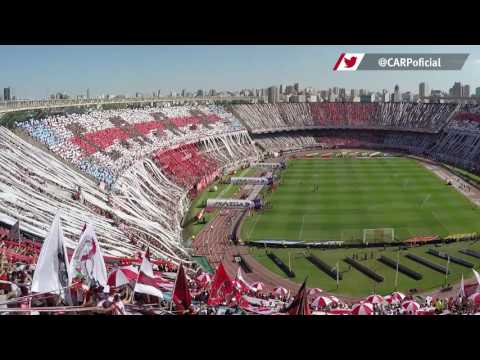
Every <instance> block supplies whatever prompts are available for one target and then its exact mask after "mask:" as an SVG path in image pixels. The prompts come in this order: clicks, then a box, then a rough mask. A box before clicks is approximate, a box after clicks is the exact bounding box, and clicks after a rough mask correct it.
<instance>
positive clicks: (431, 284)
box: [250, 241, 480, 296]
mask: <svg viewBox="0 0 480 360" xmlns="http://www.w3.org/2000/svg"><path fill="white" fill-rule="evenodd" d="M467 247H468V248H470V249H472V250H476V251H479V250H480V241H477V242H472V241H468V242H457V243H451V244H448V245H443V246H442V247H433V248H434V249H437V250H441V251H444V252H447V253H449V254H450V255H453V256H456V257H459V258H462V259H465V260H467V261H469V262H472V263H473V264H475V269H476V270H477V271H478V269H479V267H480V259H476V258H474V257H471V256H468V255H464V254H461V253H459V252H458V250H460V249H464V248H467ZM397 250H398V248H397V247H391V248H387V249H386V250H383V248H382V249H379V248H376V249H338V250H320V249H314V250H311V251H312V253H313V254H315V255H317V256H318V257H319V258H320V259H321V260H323V261H325V262H326V263H327V264H329V265H331V266H332V267H333V266H335V265H336V263H337V262H339V268H340V272H341V273H342V276H343V279H342V280H341V281H340V285H339V288H338V289H337V285H336V281H335V280H334V279H332V278H331V277H330V276H329V275H327V274H325V273H324V272H323V271H321V270H319V269H318V268H317V267H315V265H313V264H312V263H311V262H309V261H308V260H307V259H306V258H305V256H304V254H303V253H304V250H303V249H274V250H271V251H273V252H274V253H275V254H276V255H277V256H278V257H279V258H280V259H282V261H283V262H284V263H285V264H287V265H288V258H289V255H288V254H289V253H290V258H291V264H292V270H293V271H294V272H295V277H294V278H291V280H292V281H294V282H297V283H301V282H302V281H303V280H304V279H305V277H306V276H308V286H309V287H319V288H321V289H323V290H325V291H328V292H332V293H337V294H344V295H351V296H366V295H369V294H371V293H373V291H374V290H375V292H376V293H377V294H381V295H386V294H388V293H391V292H392V291H394V290H395V286H394V285H395V270H394V269H392V268H390V267H388V266H386V265H384V264H382V263H380V262H379V261H378V260H376V259H375V258H379V257H380V256H381V255H384V256H387V257H389V258H391V259H392V260H394V261H395V260H396V259H397V252H398V251H397ZM427 250H428V246H421V247H415V248H411V249H409V250H402V251H401V255H400V264H402V265H405V266H407V267H408V268H410V269H411V270H414V271H417V272H419V273H420V274H422V275H423V278H422V279H421V280H418V281H416V280H414V279H412V278H410V277H408V276H407V275H404V274H402V273H399V275H398V288H397V289H398V290H399V291H402V292H408V290H409V289H418V291H419V292H424V291H425V292H426V291H430V290H434V289H436V288H439V287H441V286H443V285H444V283H445V275H444V274H440V273H438V272H436V271H434V270H432V269H430V268H427V267H425V266H423V265H421V264H419V263H417V262H415V261H412V260H410V259H408V258H406V257H405V255H406V254H407V253H412V254H416V255H419V256H422V257H424V258H426V259H428V260H430V261H432V262H435V263H437V264H440V265H444V266H445V265H446V261H443V260H442V259H439V258H437V257H436V256H433V255H430V254H427V253H426V252H427ZM250 253H251V254H252V256H253V257H254V258H256V259H257V260H258V261H259V262H260V263H261V264H262V265H264V266H265V267H266V268H268V269H269V270H270V271H272V272H274V273H276V274H278V275H280V276H282V277H286V275H285V274H284V273H283V272H282V270H280V269H279V268H278V267H277V266H276V265H275V264H274V263H273V261H271V260H270V259H269V258H268V257H267V256H266V254H265V250H264V249H263V248H254V247H252V248H250ZM353 253H356V254H358V255H359V256H360V258H361V259H362V258H363V256H364V254H367V255H368V260H362V261H360V263H361V264H363V265H366V266H368V267H369V268H370V269H372V270H374V271H375V272H377V273H378V274H380V275H382V276H383V277H384V281H383V282H382V283H375V282H374V281H373V280H372V279H370V278H369V277H367V276H366V275H364V274H363V273H361V272H359V271H357V270H355V269H353V268H351V269H350V270H349V266H348V264H347V263H345V262H344V261H343V259H344V258H345V257H346V256H352V255H353ZM371 253H373V254H374V256H375V258H373V259H370V255H371ZM449 270H450V272H451V273H450V275H449V276H448V282H449V283H450V284H454V283H456V282H458V281H460V279H461V277H462V274H463V275H464V278H465V279H466V280H467V279H469V278H472V277H473V272H472V271H471V270H470V269H468V268H466V267H464V266H461V265H458V264H455V263H452V262H450V265H449Z"/></svg>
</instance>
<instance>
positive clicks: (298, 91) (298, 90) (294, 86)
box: [293, 83, 300, 94]
mask: <svg viewBox="0 0 480 360" xmlns="http://www.w3.org/2000/svg"><path fill="white" fill-rule="evenodd" d="M293 89H294V90H295V92H296V93H297V94H298V93H300V85H299V84H298V83H295V84H293Z"/></svg>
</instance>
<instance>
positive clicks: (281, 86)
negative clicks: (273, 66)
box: [279, 85, 283, 95]
mask: <svg viewBox="0 0 480 360" xmlns="http://www.w3.org/2000/svg"><path fill="white" fill-rule="evenodd" d="M279 92H280V95H282V94H283V85H280V91H279Z"/></svg>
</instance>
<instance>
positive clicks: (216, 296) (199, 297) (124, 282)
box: [0, 245, 480, 316]
mask: <svg viewBox="0 0 480 360" xmlns="http://www.w3.org/2000/svg"><path fill="white" fill-rule="evenodd" d="M20 247H21V245H20ZM147 252H148V250H147ZM138 256H139V258H140V259H114V261H111V259H110V260H109V259H106V263H107V267H106V268H107V271H108V280H107V283H106V284H101V283H99V282H96V281H93V282H92V281H91V280H92V279H90V278H89V277H88V276H81V275H78V276H77V277H74V278H73V279H72V281H71V285H70V286H69V287H68V292H65V291H64V292H54V291H51V292H40V293H39V292H36V293H35V292H32V284H33V282H34V277H35V271H36V266H35V264H26V263H23V262H21V261H14V260H12V259H8V258H7V257H6V256H4V255H2V254H0V315H7V314H25V315H61V314H103V315H139V314H144V315H155V314H176V315H286V314H295V315H305V314H312V315H384V316H389V315H448V314H450V315H472V314H478V313H479V311H480V292H479V290H480V286H479V285H480V284H475V283H474V284H470V285H468V286H464V287H463V290H462V288H461V289H460V290H459V293H458V294H457V296H450V297H447V298H444V297H441V296H437V297H432V296H424V297H422V296H413V295H404V294H402V293H400V292H394V293H392V294H389V295H386V296H381V295H378V294H374V295H370V296H368V297H366V298H364V299H359V300H358V301H357V302H356V303H347V302H344V301H342V300H340V299H338V298H337V297H335V296H332V295H326V294H324V293H323V290H321V289H319V288H312V289H307V290H306V291H305V292H304V293H302V289H300V291H298V293H297V294H295V293H292V292H291V291H289V290H288V289H285V288H283V287H276V288H273V289H267V288H266V287H265V285H264V284H263V283H261V282H256V283H249V282H248V281H247V280H245V278H244V275H243V273H242V271H241V268H240V267H239V268H238V271H237V274H236V275H235V276H234V277H232V276H230V275H228V274H227V273H226V272H225V270H224V268H223V265H222V264H220V265H219V266H218V268H217V269H216V271H215V273H214V274H209V273H207V272H204V271H203V270H202V269H201V268H200V267H198V266H197V265H196V264H190V265H188V266H186V267H184V270H185V272H183V270H182V273H180V268H179V267H178V266H176V265H174V264H172V263H169V262H165V261H164V262H159V261H155V260H152V259H150V257H148V255H147V254H146V253H141V254H139V255H138ZM139 263H140V264H139ZM145 264H149V265H148V266H149V267H151V271H152V273H151V275H152V278H151V280H150V281H149V282H148V284H149V286H150V287H152V288H153V289H152V288H146V287H140V286H138V284H139V283H140V282H142V280H141V279H142V276H143V275H144V273H143V272H144V271H146V270H145V268H146V267H145ZM138 265H140V266H138ZM183 276H184V278H182V279H180V278H179V277H183ZM180 280H182V281H183V280H184V281H185V282H184V285H183V287H182V285H179V284H180V283H182V281H180ZM477 281H478V279H477ZM179 287H182V288H181V289H180V290H181V292H178V290H179V289H178V288H179ZM220 288H222V290H219V289H220ZM179 294H183V295H182V296H181V298H179V297H180V295H179ZM302 296H303V297H304V300H305V302H306V306H307V307H308V310H307V311H308V312H305V311H300V310H301V309H298V308H297V309H296V310H295V311H294V312H292V308H293V305H294V304H295V303H296V302H298V300H299V298H300V297H302ZM304 310H305V309H304Z"/></svg>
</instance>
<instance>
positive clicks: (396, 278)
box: [395, 250, 400, 291]
mask: <svg viewBox="0 0 480 360" xmlns="http://www.w3.org/2000/svg"><path fill="white" fill-rule="evenodd" d="M399 263H400V250H398V252H397V270H396V271H395V291H397V288H398V264H399Z"/></svg>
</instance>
